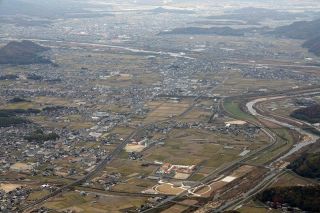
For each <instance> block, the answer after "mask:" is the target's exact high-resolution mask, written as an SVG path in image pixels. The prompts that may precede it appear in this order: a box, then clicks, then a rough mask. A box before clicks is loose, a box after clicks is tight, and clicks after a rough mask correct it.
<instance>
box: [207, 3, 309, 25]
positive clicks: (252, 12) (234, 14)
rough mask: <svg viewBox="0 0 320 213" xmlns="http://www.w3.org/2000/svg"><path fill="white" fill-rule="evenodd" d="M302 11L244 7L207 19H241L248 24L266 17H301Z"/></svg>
mask: <svg viewBox="0 0 320 213" xmlns="http://www.w3.org/2000/svg"><path fill="white" fill-rule="evenodd" d="M303 16H305V14H303V13H290V12H285V11H278V10H273V9H266V8H256V7H245V8H241V9H237V10H233V11H229V12H226V13H225V14H223V15H216V16H209V17H207V18H209V19H215V20H219V19H223V20H237V21H239V20H242V21H246V22H248V24H256V25H258V24H259V22H261V21H264V20H266V19H272V20H294V19H295V18H297V17H303Z"/></svg>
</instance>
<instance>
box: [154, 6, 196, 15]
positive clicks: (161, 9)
mask: <svg viewBox="0 0 320 213" xmlns="http://www.w3.org/2000/svg"><path fill="white" fill-rule="evenodd" d="M150 11H151V12H153V13H174V14H194V13H195V11H193V10H184V9H167V8H164V7H157V8H155V9H152V10H150Z"/></svg>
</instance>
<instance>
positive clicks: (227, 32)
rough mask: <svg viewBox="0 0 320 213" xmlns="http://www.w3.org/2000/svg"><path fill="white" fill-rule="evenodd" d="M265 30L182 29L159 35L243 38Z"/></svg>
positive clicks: (225, 28) (252, 28) (228, 28)
mask: <svg viewBox="0 0 320 213" xmlns="http://www.w3.org/2000/svg"><path fill="white" fill-rule="evenodd" d="M264 30H265V28H256V27H250V28H241V29H235V28H231V27H210V28H205V27H184V28H175V29H173V30H170V31H163V32H161V33H159V34H160V35H165V34H184V35H219V36H244V35H245V34H246V33H253V32H258V31H259V32H261V31H264Z"/></svg>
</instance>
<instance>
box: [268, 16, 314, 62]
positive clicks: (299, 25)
mask: <svg viewBox="0 0 320 213" xmlns="http://www.w3.org/2000/svg"><path fill="white" fill-rule="evenodd" d="M271 34H274V35H277V36H281V37H287V38H293V39H303V40H306V42H305V43H304V44H303V47H304V48H308V49H309V51H310V52H312V53H314V54H316V55H318V56H320V19H317V20H313V21H299V22H294V23H292V24H290V25H287V26H281V27H278V28H276V29H275V30H274V31H272V32H271Z"/></svg>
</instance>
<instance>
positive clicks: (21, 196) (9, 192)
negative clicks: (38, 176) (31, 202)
mask: <svg viewBox="0 0 320 213" xmlns="http://www.w3.org/2000/svg"><path fill="white" fill-rule="evenodd" d="M1 188H2V189H1V190H0V212H3V213H10V212H17V209H18V207H19V206H20V205H21V204H22V203H25V201H26V199H27V198H28V196H29V194H30V192H31V190H30V189H27V188H25V187H22V186H19V187H13V188H12V187H8V188H7V187H1Z"/></svg>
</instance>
